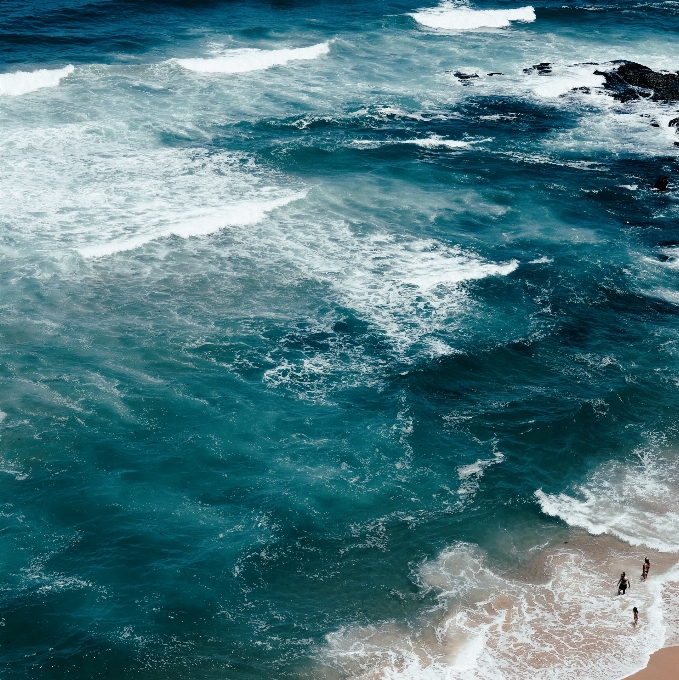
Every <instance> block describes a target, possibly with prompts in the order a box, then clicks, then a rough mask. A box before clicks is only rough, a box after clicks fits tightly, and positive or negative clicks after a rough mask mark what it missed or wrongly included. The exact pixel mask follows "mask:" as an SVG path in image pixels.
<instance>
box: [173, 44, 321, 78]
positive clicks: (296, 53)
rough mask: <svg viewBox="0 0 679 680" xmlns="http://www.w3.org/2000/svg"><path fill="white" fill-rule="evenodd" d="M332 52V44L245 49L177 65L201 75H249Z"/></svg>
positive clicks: (187, 60) (185, 61)
mask: <svg viewBox="0 0 679 680" xmlns="http://www.w3.org/2000/svg"><path fill="white" fill-rule="evenodd" d="M329 51H330V43H329V42H324V43H319V44H318V45H311V46H310V47H298V48H295V49H282V50H258V49H252V48H244V49H238V50H229V51H227V52H226V53H225V54H223V55H222V56H219V57H213V58H211V59H202V58H197V59H176V60H174V61H175V62H176V63H177V64H179V65H180V66H182V67H183V68H185V69H188V70H190V71H198V72H199V73H247V72H249V71H262V70H264V69H267V68H271V67H272V66H283V65H284V64H287V63H288V62H290V61H301V60H310V59H316V58H318V57H320V56H322V55H324V54H328V52H329Z"/></svg>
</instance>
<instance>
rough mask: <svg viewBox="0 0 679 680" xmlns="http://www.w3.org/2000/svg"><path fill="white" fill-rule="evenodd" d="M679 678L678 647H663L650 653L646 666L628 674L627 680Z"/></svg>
mask: <svg viewBox="0 0 679 680" xmlns="http://www.w3.org/2000/svg"><path fill="white" fill-rule="evenodd" d="M677 678H679V647H665V649H659V650H658V651H657V652H656V653H655V654H652V655H651V659H650V661H649V662H648V666H646V668H644V669H643V670H641V671H639V672H638V673H635V674H634V675H630V676H628V678H627V680H677Z"/></svg>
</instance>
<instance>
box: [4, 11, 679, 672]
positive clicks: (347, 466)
mask: <svg viewBox="0 0 679 680" xmlns="http://www.w3.org/2000/svg"><path fill="white" fill-rule="evenodd" d="M425 4H426V3H422V4H420V3H406V2H341V3H331V2H312V1H309V2H274V3H266V2H218V1H212V2H188V1H185V2H182V1H179V0H177V1H176V2H95V3H88V2H75V1H72V2H52V1H48V0H41V2H30V1H21V2H20V1H18V0H5V1H4V2H3V3H2V6H1V7H0V72H1V73H0V130H1V131H2V135H1V137H0V207H1V208H2V210H1V212H0V258H1V259H0V386H1V390H0V412H1V413H2V414H3V415H2V420H1V421H0V472H2V474H1V475H0V501H1V502H2V514H1V523H0V556H1V559H2V569H1V571H0V574H1V581H0V597H1V599H0V608H1V612H0V618H1V619H2V623H4V627H2V628H0V642H1V643H2V657H3V659H2V668H3V670H2V671H1V672H0V676H1V677H3V678H7V679H8V680H10V679H12V680H13V679H14V678H33V679H39V678H55V679H56V678H67V677H77V678H104V677H110V678H140V679H141V678H143V679H149V680H150V679H152V678H182V679H188V678H196V679H198V678H200V679H208V678H215V679H216V678H219V679H222V678H228V679H229V680H231V679H233V680H241V679H242V680H245V679H250V678H252V679H254V678H317V677H318V678H320V677H327V678H333V677H363V676H361V673H363V672H365V673H368V672H369V671H370V672H373V671H374V672H375V673H377V675H376V676H368V675H366V676H365V677H381V675H380V674H381V673H382V671H381V670H379V668H380V666H377V667H376V666H374V665H371V664H373V661H370V662H368V661H366V662H365V663H364V664H363V666H360V663H359V666H360V668H359V667H358V666H351V665H346V664H344V662H338V661H337V657H336V655H335V656H333V653H331V652H329V651H328V650H329V649H331V648H332V649H334V647H333V645H334V644H335V643H333V642H332V639H333V638H332V637H331V638H328V637H327V636H328V635H330V636H332V635H333V634H338V631H350V632H349V633H346V634H347V635H354V634H355V635H358V636H359V637H360V635H361V633H360V632H359V633H354V632H351V631H356V630H359V631H360V630H364V629H362V628H361V627H362V626H373V627H374V629H375V630H376V629H379V627H380V626H384V625H386V624H385V622H391V623H394V622H395V623H394V625H398V626H401V627H402V628H403V629H407V630H410V631H411V632H413V631H414V632H413V635H415V636H416V635H417V634H418V633H417V631H418V629H419V628H420V627H423V626H424V624H422V617H423V616H424V613H425V612H426V611H428V610H429V609H430V608H431V607H433V606H435V605H436V604H437V603H438V602H440V599H437V592H436V590H435V589H432V588H428V587H425V586H423V585H422V577H421V576H420V570H421V568H422V567H421V565H423V564H425V563H427V564H428V563H431V562H432V561H435V560H436V559H437V556H438V555H439V554H440V553H441V551H444V550H446V549H447V548H449V547H450V546H456V545H461V544H464V545H466V546H468V550H469V551H480V553H482V554H483V555H484V558H483V559H484V560H486V563H487V564H488V565H489V567H488V568H489V569H491V570H492V571H493V572H494V573H497V574H505V573H507V572H508V571H510V570H516V569H519V568H520V567H521V565H522V564H525V563H526V562H527V561H528V560H529V558H531V557H533V556H534V555H535V554H536V551H539V550H542V549H545V548H547V547H549V546H552V545H557V544H562V543H563V541H564V540H568V538H567V536H568V535H569V532H570V531H571V529H569V527H568V523H570V524H575V525H578V526H584V525H583V524H582V522H580V523H579V524H578V521H575V520H573V521H571V522H569V519H568V517H567V516H566V515H564V514H563V513H561V515H560V517H552V516H548V515H547V514H545V512H543V510H544V509H545V507H544V504H543V505H541V504H540V502H539V499H538V498H536V496H535V492H536V491H537V490H538V489H542V490H543V491H544V493H546V494H560V493H562V492H568V491H569V490H572V489H576V488H579V487H582V485H586V486H587V485H589V486H587V488H588V489H593V492H592V493H594V494H595V495H596V494H597V493H599V491H600V490H601V489H604V490H601V493H602V494H604V495H605V493H608V491H606V490H610V487H611V485H613V484H614V480H613V481H611V480H608V478H607V481H605V483H603V486H602V487H601V489H600V488H599V487H598V486H596V485H597V484H598V483H599V481H600V475H602V474H603V473H602V472H601V471H602V470H604V471H605V470H607V469H609V468H608V467H607V466H611V465H620V466H622V467H621V468H620V469H627V468H626V467H625V466H634V465H638V464H639V460H640V459H642V461H647V460H648V457H649V456H650V457H652V458H653V461H654V463H653V465H655V466H660V469H661V473H660V478H661V479H662V478H663V477H664V478H669V476H670V470H675V468H672V467H671V465H669V463H668V466H669V467H667V470H666V471H665V472H662V469H664V468H662V466H661V463H659V462H657V461H658V460H665V458H664V457H666V456H670V454H669V453H668V452H669V451H671V450H672V449H673V447H675V446H676V442H677V438H678V437H679V432H677V426H676V423H677V414H678V413H679V391H678V389H677V387H678V385H679V287H678V280H677V276H678V274H677V272H678V270H679V265H678V264H677V263H678V262H679V255H677V253H676V247H677V244H679V222H678V221H677V215H678V213H677V199H676V193H675V191H674V188H675V187H676V181H677V180H676V177H677V165H678V163H677V148H676V146H675V145H674V139H679V137H676V135H675V134H674V129H673V128H669V127H668V121H669V120H670V119H671V118H672V117H674V116H676V115H677V113H676V111H677V105H676V104H675V105H664V104H655V103H652V102H648V101H640V102H636V103H634V102H633V103H630V104H625V105H623V104H620V103H617V102H615V101H614V100H613V99H612V98H611V97H610V96H609V95H608V94H607V93H606V92H605V91H604V90H603V89H601V87H598V86H597V85H596V83H591V82H590V80H591V78H595V79H596V77H595V76H593V70H594V69H595V68H596V67H595V66H591V67H590V66H573V65H575V64H581V63H582V62H598V63H604V62H610V61H612V60H615V59H630V60H634V61H639V62H641V63H644V64H647V65H649V66H652V67H654V68H657V69H666V70H672V71H675V70H677V69H679V43H677V40H676V35H677V31H678V30H679V5H677V4H676V3H660V2H650V3H648V2H638V3H637V2H618V3H609V4H605V3H601V2H567V1H565V0H559V1H558V2H556V1H555V2H541V3H539V4H535V5H534V7H535V21H532V22H521V21H512V22H511V23H510V24H509V25H508V26H507V27H504V28H494V29H490V30H489V29H485V28H483V27H481V28H479V29H476V30H466V31H436V30H431V29H429V28H427V27H426V25H423V24H422V23H419V22H418V21H416V19H415V18H413V17H411V16H409V15H408V13H414V12H416V11H417V10H418V9H420V8H421V7H422V6H423V5H425ZM432 6H433V5H432ZM521 6H523V4H522V3H516V2H499V1H498V2H495V3H490V2H486V1H485V0H484V1H483V2H481V1H479V2H477V3H476V4H474V5H473V7H472V8H471V9H468V11H469V12H471V11H472V9H473V10H483V9H504V10H507V9H515V8H517V7H521ZM458 10H459V8H458ZM324 43H327V48H319V49H320V51H319V53H318V55H316V56H315V57H314V58H307V57H305V58H301V57H299V58H298V57H294V56H293V57H292V58H291V59H290V60H289V61H287V62H286V63H278V64H275V65H273V66H271V67H270V68H259V69H257V70H249V71H246V72H241V73H229V72H224V70H222V72H214V71H209V70H208V71H206V70H205V68H207V62H200V64H199V63H198V62H185V63H184V65H182V63H180V62H177V61H175V60H178V59H179V60H185V59H218V58H220V57H222V58H232V57H230V56H229V55H233V54H234V53H233V52H232V51H233V50H242V49H243V48H247V49H257V50H263V51H269V50H281V49H300V48H306V47H310V46H314V45H323V44H324ZM323 49H325V51H323ZM263 54H264V53H263V52H245V53H243V52H240V53H238V55H240V56H239V57H238V58H239V59H240V60H241V62H239V63H245V64H247V63H250V62H249V60H250V61H251V60H253V59H258V58H260V57H262V55H263ZM297 54H299V53H297ZM540 62H550V63H552V64H553V65H554V67H553V73H552V74H551V75H549V76H540V75H537V73H536V72H530V71H529V72H528V73H525V72H524V69H529V68H530V67H531V66H532V65H533V64H537V63H540ZM229 63H235V62H229ZM187 64H188V66H187ZM191 64H193V66H191ZM196 64H199V66H200V68H199V66H196ZM201 64H202V65H201ZM69 65H72V66H73V67H74V69H73V70H72V71H70V72H68V73H66V72H65V74H64V75H63V77H61V79H60V80H57V81H55V82H54V83H52V84H51V86H49V87H41V88H38V87H33V86H32V85H31V83H34V82H37V81H36V80H35V79H36V78H37V77H38V76H37V75H36V74H35V72H37V71H38V70H40V69H48V70H52V71H54V70H57V69H65V68H66V67H67V66H69ZM16 71H24V72H26V75H25V76H24V79H23V81H22V83H24V84H27V85H26V87H23V85H22V87H23V89H21V88H19V89H20V90H21V91H20V92H19V91H18V90H16V88H18V87H19V86H18V85H16V82H15V81H10V80H7V79H6V78H7V74H11V73H14V72H16ZM456 71H457V72H461V73H465V74H471V73H476V74H477V75H478V76H479V77H478V78H472V79H469V80H464V79H460V78H458V77H456V76H455V75H454V72H456ZM496 71H497V72H502V73H503V74H504V75H501V76H490V75H486V74H488V73H490V72H496ZM3 78H5V80H3ZM588 79H590V80H588ZM571 81H572V82H571ZM17 82H18V81H17ZM564 82H565V83H566V85H565V86H563V87H562V86H561V85H558V86H555V87H556V89H554V90H553V91H545V90H543V89H541V88H543V86H544V85H545V84H549V86H550V87H551V84H552V83H557V84H558V83H564ZM580 85H582V86H587V87H589V88H590V91H589V92H588V93H584V92H582V91H580V92H573V91H572V89H573V88H575V87H579V86H580ZM3 87H5V88H10V87H14V88H15V90H12V91H11V92H10V91H9V90H6V92H5V94H3ZM560 88H561V89H560ZM24 90H26V91H24ZM651 123H657V125H658V127H655V126H654V125H652V124H651ZM416 142H417V143H416ZM455 142H466V143H467V146H464V145H462V144H460V145H458V146H455V144H454V143H455ZM659 175H667V176H669V178H670V190H669V191H667V192H658V191H654V190H653V185H654V183H655V181H656V179H657V177H658V176H659ZM670 458H671V456H670ZM616 469H617V468H616ZM654 469H656V468H654ZM615 479H617V477H616V478H615ZM597 480H599V481H597ZM672 488H674V487H672ZM653 489H655V487H650V486H647V487H646V490H645V493H646V495H647V500H648V499H649V498H648V497H649V495H650V496H651V498H650V500H654V499H653V498H652V496H653V493H654V491H653ZM573 493H575V492H573ZM616 493H617V492H616ZM624 493H627V492H625V491H624V490H623V491H620V494H622V496H624ZM658 493H659V496H658V497H659V498H662V499H663V502H664V503H666V504H667V503H669V504H670V505H671V503H672V502H673V499H674V496H671V498H670V500H668V498H669V497H668V495H667V494H668V493H671V492H668V491H667V489H666V488H664V487H663V489H661V490H660V491H659V492H658ZM622 496H620V497H622ZM616 498H617V496H616ZM625 498H627V499H628V500H627V501H625V502H629V503H631V502H632V501H630V500H629V498H628V497H625ZM590 507H592V506H591V504H590V505H588V506H587V508H590ZM640 508H641V509H640V512H642V511H643V512H651V511H650V510H648V509H647V508H646V506H643V507H641V506H640ZM588 511H589V510H588ZM592 512H593V513H594V514H595V515H596V517H597V518H598V519H597V521H603V520H601V517H603V516H604V515H605V513H606V512H607V510H605V509H604V510H597V509H596V508H595V510H592ZM602 513H603V514H602ZM564 520H565V521H564ZM612 521H613V520H611V522H612ZM651 523H652V522H651ZM606 526H608V525H606ZM610 533H613V534H615V535H617V536H618V537H620V532H619V531H618V532H616V531H613V530H611V532H610ZM658 536H659V537H658ZM658 536H656V538H657V540H656V542H655V543H654V542H653V541H650V539H648V538H644V539H643V540H642V539H639V541H638V542H637V544H638V543H641V544H643V545H648V546H649V547H651V548H657V547H658V546H659V545H660V544H661V543H662V545H665V546H669V548H667V550H666V551H667V552H672V550H676V549H677V547H676V546H678V545H679V541H678V540H677V537H676V536H675V535H674V534H673V533H672V531H670V530H669V529H666V528H665V529H659V530H658ZM654 540H655V539H654ZM630 542H631V543H632V544H634V541H633V540H632V539H630ZM451 597H453V596H451ZM453 600H454V597H453ZM455 602H456V603H458V604H459V602H458V600H455ZM451 606H453V605H451ZM455 606H457V605H455ZM406 622H407V623H406ZM390 625H391V624H390ZM329 640H330V642H329ZM390 644H391V643H389V642H388V641H387V642H384V643H383V647H384V649H386V650H388V649H389V646H390ZM648 644H649V645H650V644H651V642H649V643H648ZM658 644H660V643H658ZM340 646H341V645H340ZM385 653H386V652H385ZM357 656H360V654H359V653H358V652H357ZM385 663H386V662H385ZM441 663H442V664H443V665H442V668H444V669H445V668H448V669H450V668H454V667H455V661H454V660H451V659H448V660H447V661H445V662H441ZM446 664H448V665H447V666H446ZM375 668H377V669H378V670H375ZM559 669H562V667H561V666H558V664H557V670H556V671H554V672H555V673H556V672H561V670H559ZM562 670H563V669H562ZM394 672H395V671H394ZM399 672H400V671H399ZM436 672H437V673H439V672H440V675H431V676H427V677H451V678H452V677H454V678H457V677H471V676H463V675H459V676H458V675H455V674H454V673H456V672H457V671H454V672H453V671H451V672H452V673H453V674H452V675H449V676H445V675H444V674H443V673H445V672H446V671H445V670H437V671H436ZM460 672H461V673H462V671H460ZM465 672H467V671H465ZM602 672H603V671H601V669H599V670H597V671H596V672H595V671H594V670H592V671H587V670H585V671H584V672H583V675H582V677H598V678H602V677H604V675H602V674H601V673H602ZM607 672H608V673H609V675H606V676H605V677H611V678H615V677H617V676H616V672H617V671H616V669H612V670H610V671H607ZM403 673H404V675H402V676H401V675H399V676H398V677H416V675H415V671H413V670H412V669H411V670H408V669H407V668H406V670H405V671H403ZM498 673H499V671H498ZM518 673H519V671H518V670H517V675H516V676H512V675H511V674H510V675H506V674H505V675H504V676H501V675H495V677H508V678H509V677H523V676H521V675H520V674H518ZM588 673H590V674H589V675H588ZM384 677H388V676H386V675H385V676H384ZM393 677H397V676H393ZM422 677H425V676H422ZM474 677H491V676H489V675H485V676H484V675H483V672H481V675H480V676H474ZM554 677H562V676H560V675H555V676H554ZM564 677H565V676H564Z"/></svg>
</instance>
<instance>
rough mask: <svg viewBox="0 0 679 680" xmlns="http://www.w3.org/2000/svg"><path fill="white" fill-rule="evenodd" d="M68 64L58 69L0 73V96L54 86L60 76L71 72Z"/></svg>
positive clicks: (72, 68) (12, 95) (16, 94)
mask: <svg viewBox="0 0 679 680" xmlns="http://www.w3.org/2000/svg"><path fill="white" fill-rule="evenodd" d="M73 71H74V67H73V66H71V65H70V64H69V65H68V66H64V68H59V69H44V68H41V69H39V70H37V71H16V72H15V73H2V74H0V96H2V95H7V96H10V97H17V96H19V95H22V94H28V93H29V92H35V90H40V89H41V88H43V87H56V86H57V85H58V84H59V81H60V80H61V79H62V78H65V77H66V76H67V75H69V74H70V73H73Z"/></svg>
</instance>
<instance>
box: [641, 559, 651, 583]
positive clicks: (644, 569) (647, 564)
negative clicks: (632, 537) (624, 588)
mask: <svg viewBox="0 0 679 680" xmlns="http://www.w3.org/2000/svg"><path fill="white" fill-rule="evenodd" d="M650 568H651V563H650V562H649V561H648V557H646V558H644V566H643V567H641V578H642V579H644V581H645V580H646V579H647V578H648V570H649V569H650Z"/></svg>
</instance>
